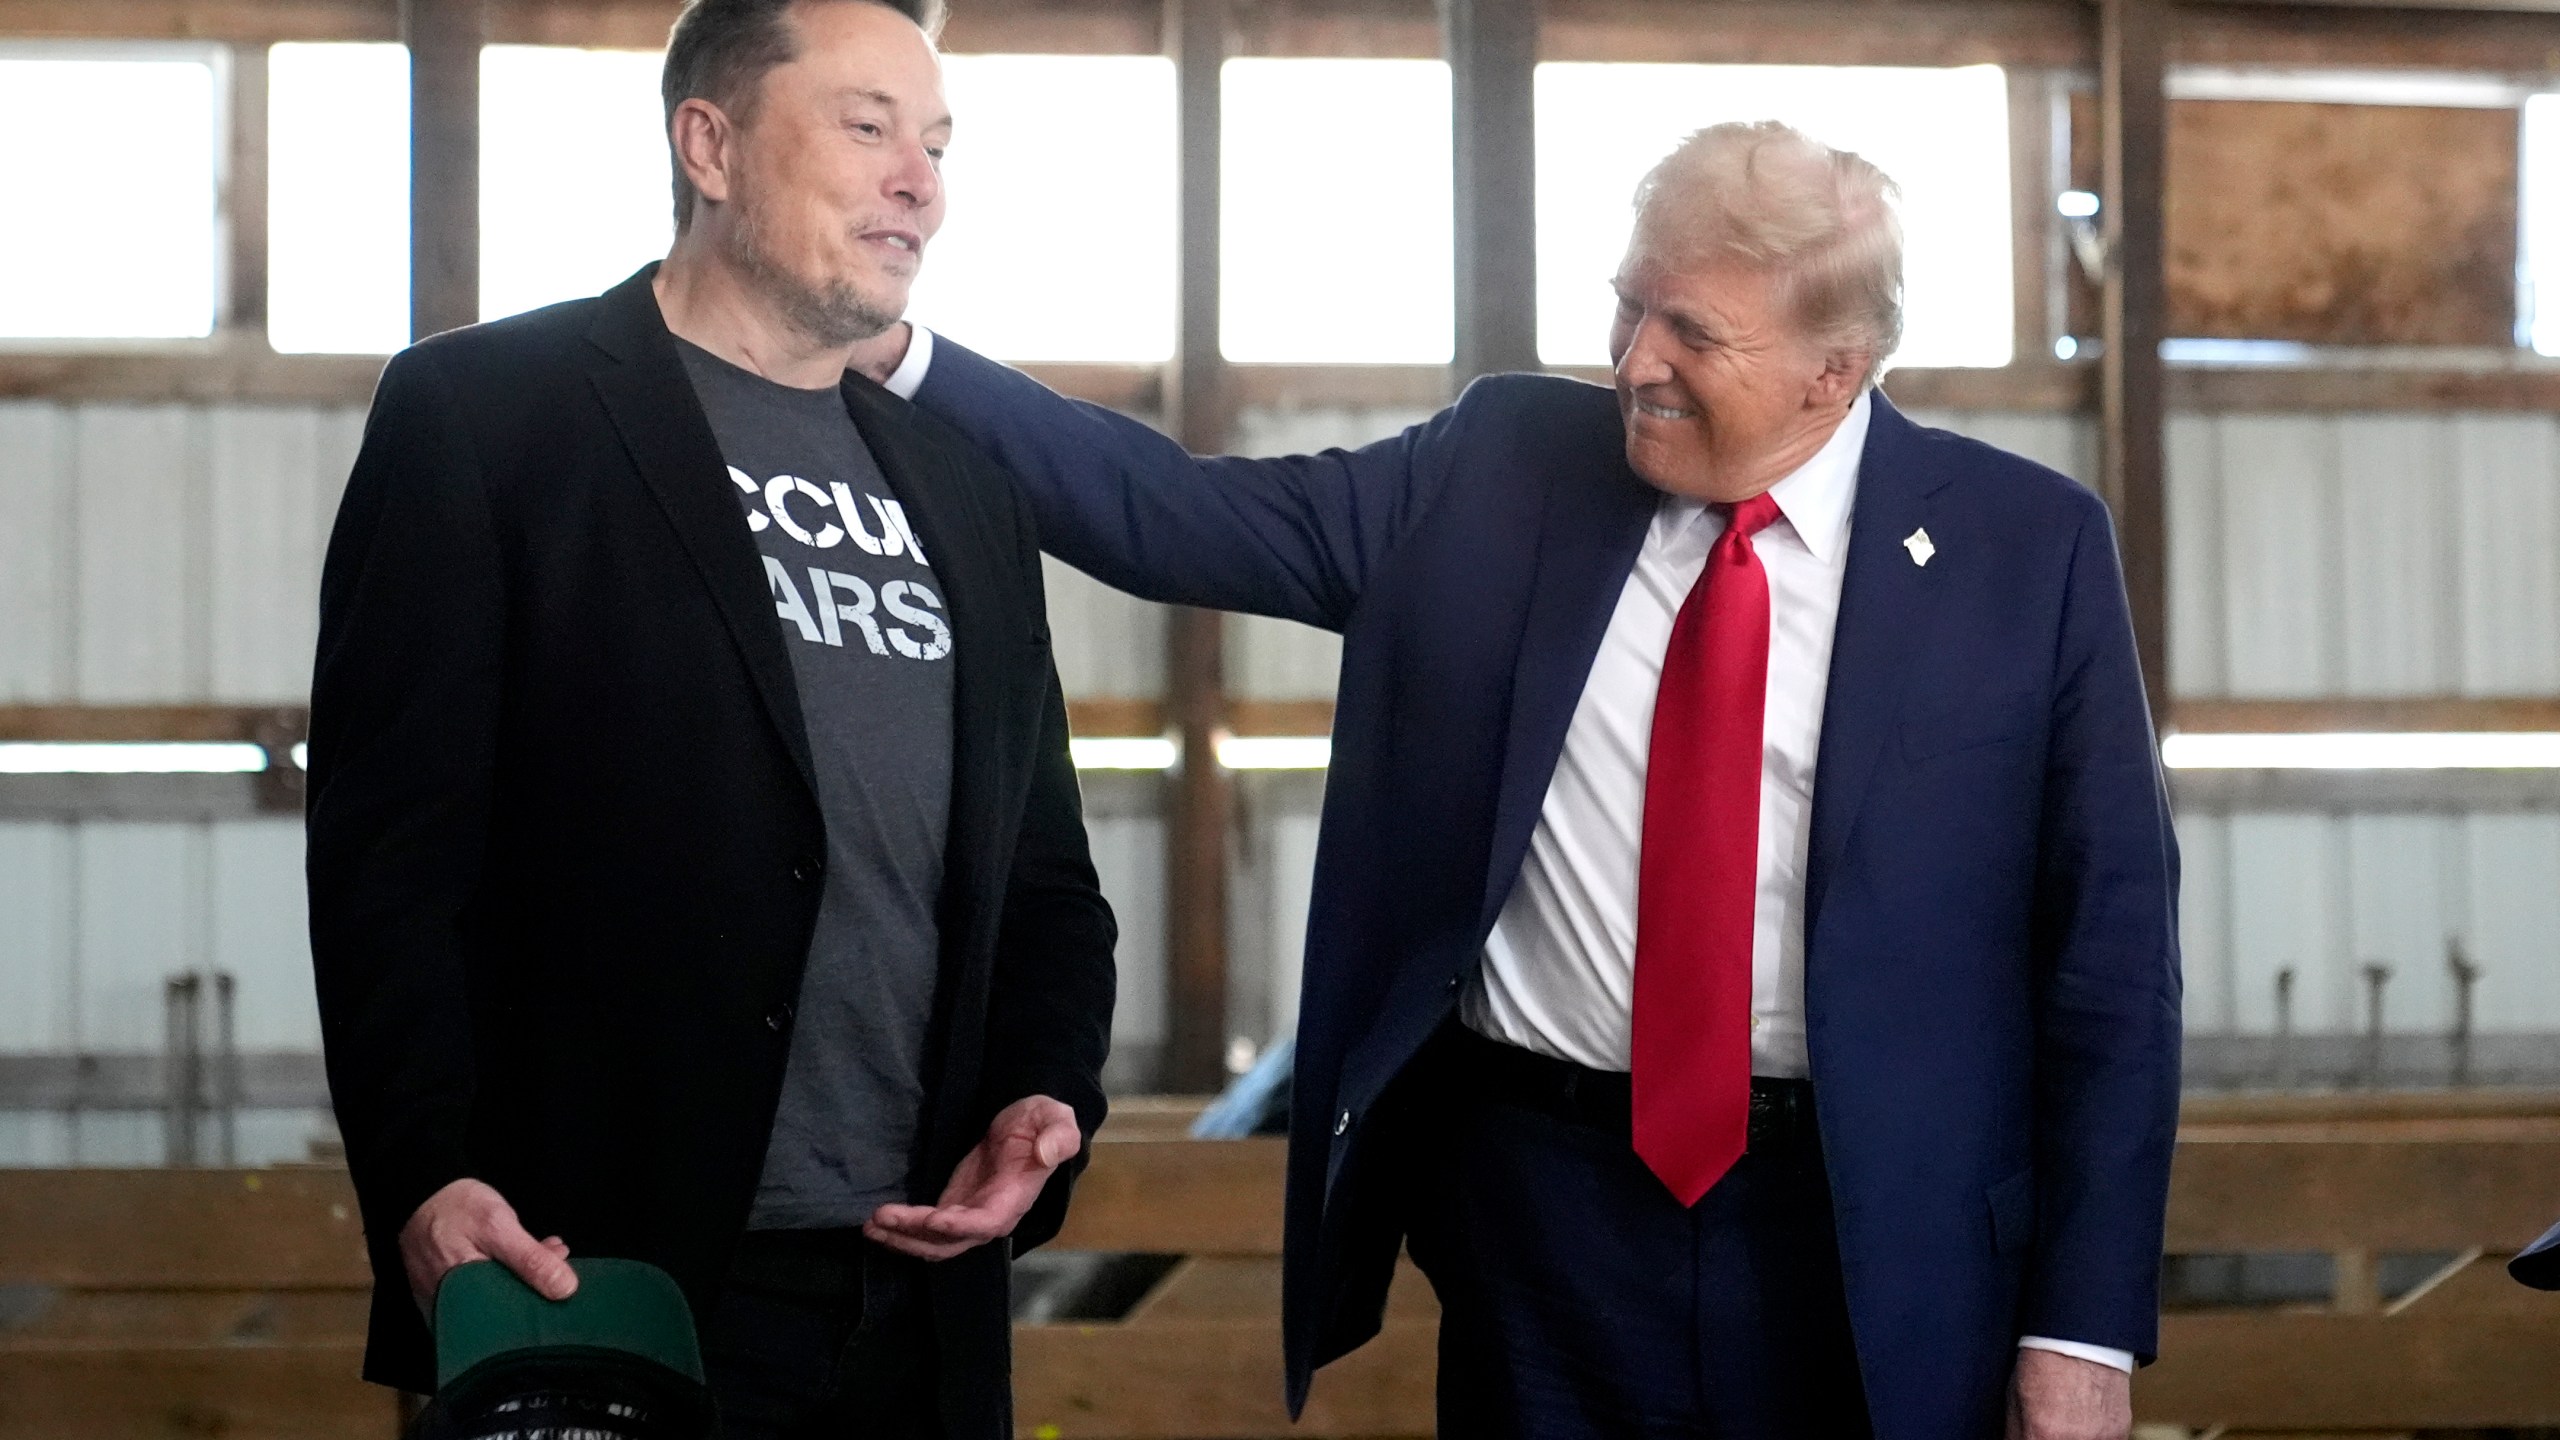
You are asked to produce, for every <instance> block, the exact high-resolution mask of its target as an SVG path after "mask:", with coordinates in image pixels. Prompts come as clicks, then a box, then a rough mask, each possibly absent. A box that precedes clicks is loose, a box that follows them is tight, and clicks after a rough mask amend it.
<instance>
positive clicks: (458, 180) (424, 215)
mask: <svg viewBox="0 0 2560 1440" xmlns="http://www.w3.org/2000/svg"><path fill="white" fill-rule="evenodd" d="M481 5H482V0H400V39H401V41H402V43H404V44H406V45H407V46H408V47H409V338H410V339H412V340H422V339H425V338H426V337H427V336H429V335H433V334H435V333H437V332H438V331H441V330H452V329H455V328H457V327H460V326H464V325H469V324H472V323H474V322H475V321H477V320H478V319H479V318H480V46H481V42H482V40H483V38H484V36H485V35H486V33H487V32H486V28H485V27H486V18H485V17H484V16H483V14H482V13H481Z"/></svg>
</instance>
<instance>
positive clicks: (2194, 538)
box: [2166, 415, 2231, 699]
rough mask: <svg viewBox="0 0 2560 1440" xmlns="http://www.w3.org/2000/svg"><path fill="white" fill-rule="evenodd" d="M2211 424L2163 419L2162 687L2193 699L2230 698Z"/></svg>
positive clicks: (2218, 460)
mask: <svg viewBox="0 0 2560 1440" xmlns="http://www.w3.org/2000/svg"><path fill="white" fill-rule="evenodd" d="M2214 439H2215V435H2214V422H2213V421H2212V420H2211V419H2210V418H2208V417H2205V416H2201V415H2173V416H2171V417H2170V419H2169V443H2168V461H2167V469H2168V482H2167V483H2168V493H2167V497H2166V498H2167V502H2168V524H2169V689H2170V692H2171V693H2172V694H2173V695H2192V696H2195V697H2197V698H2199V699H2203V698H2218V697H2220V696H2224V695H2228V694H2230V693H2231V671H2230V665H2229V653H2230V647H2229V640H2230V636H2229V633H2228V627H2229V623H2230V622H2229V616H2230V613H2231V612H2230V610H2229V608H2228V606H2227V605H2226V603H2225V601H2224V599H2223V588H2224V587H2223V565H2222V456H2221V453H2220V452H2219V451H2218V450H2217V449H2216V448H2215V445H2214Z"/></svg>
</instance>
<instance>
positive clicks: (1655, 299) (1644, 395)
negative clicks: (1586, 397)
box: [1609, 252, 1865, 504]
mask: <svg viewBox="0 0 2560 1440" xmlns="http://www.w3.org/2000/svg"><path fill="white" fill-rule="evenodd" d="M1614 283H1615V286H1616V289H1617V292H1618V315H1617V320H1616V322H1615V324H1613V325H1612V326H1611V328H1610V332H1609V358H1610V362H1611V364H1612V365H1613V367H1614V368H1615V373H1616V380H1617V388H1618V414H1619V417H1620V418H1621V419H1622V420H1624V421H1625V424H1626V435H1627V463H1628V464H1629V465H1630V466H1632V467H1633V468H1634V470H1635V472H1636V473H1637V474H1638V475H1640V476H1642V477H1644V479H1645V481H1646V482H1647V483H1648V484H1651V485H1652V486H1654V487H1655V488H1656V489H1660V490H1666V491H1669V492H1670V493H1672V494H1675V495H1685V496H1688V497H1690V498H1692V499H1697V500H1706V501H1711V502H1721V503H1726V504H1730V503H1733V502H1736V501H1740V500H1747V499H1749V498H1751V497H1752V496H1754V495H1757V494H1759V493H1761V492H1762V491H1764V490H1767V489H1768V488H1769V487H1770V486H1772V485H1775V484H1777V483H1778V482H1779V481H1780V480H1783V479H1785V478H1786V477H1787V476H1788V474H1790V473H1791V472H1793V471H1794V470H1795V469H1796V468H1797V467H1799V466H1801V465H1803V464H1804V463H1805V462H1806V461H1807V460H1810V459H1812V458H1813V456H1814V454H1815V453H1816V452H1817V451H1819V450H1821V448H1822V446H1823V444H1824V442H1825V441H1827V440H1829V439H1830V438H1831V433H1832V432H1833V431H1834V430H1837V429H1838V428H1839V426H1840V422H1841V421H1842V420H1843V419H1845V418H1846V417H1847V416H1848V413H1849V407H1850V406H1851V405H1852V404H1854V403H1856V401H1857V398H1858V395H1859V392H1860V391H1861V390H1863V389H1864V381H1865V365H1864V362H1863V357H1859V356H1856V355H1844V354H1842V353H1840V352H1838V351H1837V350H1836V349H1835V348H1834V347H1832V346H1830V345H1827V344H1825V343H1823V342H1822V341H1821V340H1819V339H1818V338H1816V337H1814V336H1811V335H1808V334H1806V333H1805V332H1804V328H1803V327H1802V326H1801V325H1800V324H1799V323H1798V322H1797V319H1796V317H1795V315H1794V313H1793V311H1792V310H1791V309H1790V308H1789V307H1788V306H1787V304H1786V303H1785V302H1786V296H1785V293H1784V289H1783V287H1782V286H1781V285H1780V283H1779V280H1778V277H1776V276H1775V275H1772V274H1770V273H1769V272H1767V271H1765V270H1756V269H1752V268H1750V267H1748V266H1744V265H1741V264H1737V263H1733V262H1721V261H1715V262H1708V263H1706V264H1703V265H1699V266H1693V267H1689V268H1685V269H1681V268H1674V267H1672V266H1671V265H1668V264H1666V263H1663V262H1661V261H1659V260H1654V259H1650V258H1647V257H1645V256H1644V255H1642V254H1641V253H1637V252H1631V253H1630V254H1629V256H1628V259H1627V263H1626V265H1624V266H1623V267H1622V268H1621V269H1620V270H1619V272H1618V278H1617V280H1616V281H1615V282H1614Z"/></svg>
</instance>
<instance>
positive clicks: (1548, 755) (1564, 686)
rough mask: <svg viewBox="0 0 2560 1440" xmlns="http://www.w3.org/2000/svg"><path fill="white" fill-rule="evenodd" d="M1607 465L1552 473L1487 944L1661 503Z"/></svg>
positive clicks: (1514, 710) (1490, 866)
mask: <svg viewBox="0 0 2560 1440" xmlns="http://www.w3.org/2000/svg"><path fill="white" fill-rule="evenodd" d="M1611 418H1612V420H1613V421H1614V419H1615V412H1614V411H1613V412H1612V415H1611ZM1613 433H1614V432H1613ZM1608 455H1609V458H1608V460H1607V461H1606V462H1605V463H1604V464H1602V465H1600V466H1597V467H1595V469H1596V470H1597V471H1598V473H1596V474H1595V473H1592V471H1589V470H1584V471H1575V472H1572V473H1563V474H1558V473H1556V472H1555V470H1552V469H1551V471H1550V475H1551V477H1552V478H1550V479H1549V481H1548V483H1547V497H1546V506H1545V509H1544V511H1543V513H1542V514H1541V515H1540V516H1539V520H1538V535H1537V537H1536V541H1535V553H1536V556H1537V575H1536V578H1535V579H1534V580H1532V581H1531V582H1530V593H1529V607H1528V614H1527V617H1526V619H1525V621H1524V623H1523V625H1522V628H1521V635H1520V651H1519V656H1520V658H1519V662H1518V663H1517V664H1516V665H1515V666H1514V667H1513V669H1512V680H1511V725H1510V733H1509V736H1508V739H1507V740H1506V742H1505V744H1504V746H1503V756H1502V772H1501V777H1500V787H1501V788H1500V790H1499V791H1498V792H1497V794H1496V798H1495V802H1494V819H1493V848H1492V851H1491V853H1490V855H1489V857H1488V860H1487V864H1486V871H1485V900H1484V911H1483V914H1482V915H1481V916H1480V917H1479V918H1478V921H1477V925H1476V929H1477V932H1478V933H1479V934H1482V933H1484V932H1485V931H1488V930H1490V929H1491V928H1492V926H1493V922H1494V918H1495V917H1496V916H1497V915H1499V914H1500V913H1501V910H1502V906H1503V903H1504V902H1505V901H1506V900H1508V899H1509V898H1510V895H1511V887H1512V885H1513V884H1514V883H1515V882H1516V881H1517V880H1518V879H1519V877H1520V864H1521V861H1522V860H1523V859H1524V858H1525V857H1526V856H1527V855H1528V852H1529V837H1530V836H1531V835H1532V834H1533V833H1534V832H1535V831H1536V829H1537V826H1538V811H1539V809H1540V807H1541V806H1542V805H1543V804H1544V802H1545V800H1546V796H1547V785H1548V783H1549V782H1550V781H1552V780H1553V779H1554V778H1555V773H1556V760H1557V757H1558V756H1560V755H1561V754H1562V753H1563V751H1564V737H1565V732H1566V730H1568V729H1570V728H1571V727H1572V724H1573V712H1574V709H1575V707H1576V706H1578V705H1579V704H1580V703H1581V700H1582V687H1583V684H1584V682H1585V681H1587V680H1588V679H1589V678H1590V676H1591V662H1592V659H1593V658H1594V657H1595V656H1597V655H1598V654H1599V653H1600V641H1601V639H1602V637H1604V636H1605V635H1607V634H1608V631H1609V617H1610V616H1612V615H1614V614H1616V613H1617V608H1618V594H1619V592H1620V591H1621V590H1623V589H1625V588H1626V583H1627V575H1628V572H1630V571H1632V570H1633V569H1634V568H1635V563H1636V552H1637V551H1638V550H1639V549H1641V548H1642V547H1643V545H1644V535H1645V528H1646V526H1648V525H1649V524H1651V523H1652V520H1653V515H1654V511H1655V509H1656V507H1657V506H1658V504H1659V502H1660V500H1661V498H1662V497H1661V495H1660V493H1659V492H1658V491H1656V490H1654V488H1653V487H1652V486H1650V485H1647V484H1645V483H1644V481H1643V480H1641V479H1639V478H1637V476H1636V474H1635V472H1634V471H1632V470H1630V469H1628V468H1627V465H1626V461H1625V460H1624V458H1623V457H1622V455H1621V453H1620V452H1619V451H1617V450H1615V449H1612V450H1610V451H1609V452H1608ZM1558 468H1561V467H1558Z"/></svg>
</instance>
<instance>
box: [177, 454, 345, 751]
mask: <svg viewBox="0 0 2560 1440" xmlns="http://www.w3.org/2000/svg"><path fill="white" fill-rule="evenodd" d="M207 427H208V432H209V433H208V437H207V439H208V448H209V450H210V470H211V474H210V477H209V480H208V484H209V486H210V502H209V504H208V505H207V507H206V508H207V512H208V514H209V516H210V518H211V521H212V524H211V528H210V529H209V531H208V532H207V534H206V539H207V541H208V542H209V548H210V551H211V553H210V555H209V557H208V572H209V575H210V583H209V588H210V589H211V591H212V616H211V625H210V629H211V649H212V656H211V663H210V667H209V668H210V670H211V681H212V686H211V688H212V695H213V698H214V699H216V700H220V701H226V702H230V703H234V704H277V703H286V702H290V701H293V700H296V699H298V698H300V697H302V696H304V695H306V694H307V693H308V692H309V690H310V687H311V655H312V648H313V645H314V643H315V642H316V641H317V639H318V624H319V620H318V612H317V598H316V597H317V596H318V595H319V593H320V544H321V540H320V535H321V520H320V517H319V512H318V510H317V508H316V505H315V501H316V499H317V490H318V482H317V472H318V470H319V466H320V458H319V438H320V437H319V429H320V415H319V414H318V412H315V411H310V410H286V409H276V408H268V407H249V406H240V407H229V408H225V409H220V410H216V411H214V412H212V414H211V415H210V416H208V417H207Z"/></svg>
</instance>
